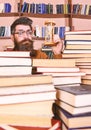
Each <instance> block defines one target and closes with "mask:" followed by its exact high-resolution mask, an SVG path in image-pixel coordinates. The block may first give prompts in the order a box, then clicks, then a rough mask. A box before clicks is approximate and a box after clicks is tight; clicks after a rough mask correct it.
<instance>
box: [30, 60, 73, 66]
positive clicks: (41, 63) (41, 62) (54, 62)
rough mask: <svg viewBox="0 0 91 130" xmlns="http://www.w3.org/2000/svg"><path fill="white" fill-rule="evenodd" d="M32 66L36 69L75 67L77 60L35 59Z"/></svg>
mask: <svg viewBox="0 0 91 130" xmlns="http://www.w3.org/2000/svg"><path fill="white" fill-rule="evenodd" d="M68 62H69V64H67V63H68ZM32 65H33V66H34V67H75V59H68V60H67V59H33V61H32Z"/></svg>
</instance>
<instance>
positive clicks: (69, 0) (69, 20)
mask: <svg viewBox="0 0 91 130" xmlns="http://www.w3.org/2000/svg"><path fill="white" fill-rule="evenodd" d="M24 2H28V3H32V2H34V3H35V4H36V3H42V1H41V0H39V1H36V0H34V1H31V2H30V1H29V0H25V1H24V0H14V1H10V0H9V1H8V3H10V4H11V6H12V10H11V12H8V13H2V12H0V21H1V22H0V26H2V23H3V26H4V25H7V26H9V25H10V24H11V23H12V21H14V20H15V19H16V18H18V17H22V16H27V17H30V18H31V19H33V25H34V26H35V25H37V24H39V26H43V25H44V21H45V20H47V19H51V20H54V21H55V23H56V25H57V26H69V27H70V30H74V29H75V30H76V29H77V30H78V29H81V28H82V26H81V25H80V24H79V23H78V21H82V25H84V23H85V22H83V20H84V21H86V22H87V21H89V22H90V19H91V15H83V14H73V13H72V7H73V4H77V3H79V2H80V3H83V1H82V0H77V1H75V0H62V1H61V3H62V4H70V5H71V13H66V14H64V13H61V14H57V13H55V10H56V9H55V8H56V7H55V6H56V3H57V4H61V3H60V0H57V1H56V2H52V1H51V0H49V3H52V4H53V7H55V8H54V12H53V13H52V14H37V13H29V12H21V11H20V12H19V11H18V8H19V9H21V8H22V5H23V4H24ZM43 2H44V3H45V4H47V3H48V1H47V0H44V1H43ZM0 3H7V1H6V0H1V1H0ZM18 3H20V6H19V7H18ZM83 4H85V2H84V3H83ZM87 4H89V5H90V0H87ZM8 19H9V20H8ZM60 21H61V22H60ZM74 21H77V22H74ZM80 23H81V22H80ZM87 25H88V24H87ZM74 26H75V28H74ZM76 26H77V28H76ZM88 26H89V25H88ZM87 29H89V27H88V28H87ZM34 39H35V40H37V42H41V43H43V40H44V38H38V37H37V38H34ZM7 41H9V42H8V43H9V45H10V46H11V45H12V41H11V39H10V37H6V36H5V37H3V38H2V37H0V42H1V45H0V46H2V44H3V42H4V44H5V46H8V45H7ZM4 44H3V45H4ZM0 50H1V47H0Z"/></svg>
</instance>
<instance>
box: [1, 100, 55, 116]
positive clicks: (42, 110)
mask: <svg viewBox="0 0 91 130" xmlns="http://www.w3.org/2000/svg"><path fill="white" fill-rule="evenodd" d="M53 102H54V100H48V101H47V100H44V101H36V102H27V103H16V104H7V105H0V114H5V115H21V116H23V115H27V116H28V115H29V116H50V117H53V113H52V104H53ZM24 113H25V114H24Z"/></svg>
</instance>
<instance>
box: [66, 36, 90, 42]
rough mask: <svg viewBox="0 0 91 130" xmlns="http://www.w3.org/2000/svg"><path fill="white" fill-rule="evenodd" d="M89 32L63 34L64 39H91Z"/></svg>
mask: <svg viewBox="0 0 91 130" xmlns="http://www.w3.org/2000/svg"><path fill="white" fill-rule="evenodd" d="M90 36H91V34H87V35H86V34H79V35H78V34H75V35H73V34H70V35H65V40H83V41H85V40H86V41H87V40H91V37H90Z"/></svg>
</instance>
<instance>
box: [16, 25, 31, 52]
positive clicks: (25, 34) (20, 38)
mask: <svg viewBox="0 0 91 130" xmlns="http://www.w3.org/2000/svg"><path fill="white" fill-rule="evenodd" d="M13 41H14V43H15V45H16V48H17V50H19V51H31V50H32V49H33V40H32V30H31V28H30V26H27V25H17V26H16V28H15V33H14V35H13Z"/></svg>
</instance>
